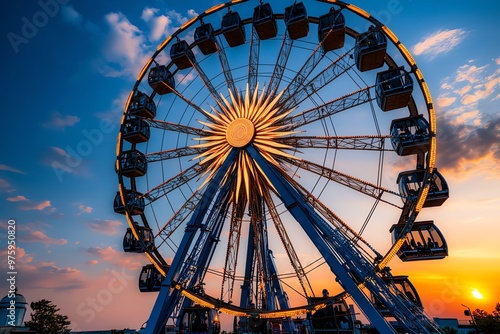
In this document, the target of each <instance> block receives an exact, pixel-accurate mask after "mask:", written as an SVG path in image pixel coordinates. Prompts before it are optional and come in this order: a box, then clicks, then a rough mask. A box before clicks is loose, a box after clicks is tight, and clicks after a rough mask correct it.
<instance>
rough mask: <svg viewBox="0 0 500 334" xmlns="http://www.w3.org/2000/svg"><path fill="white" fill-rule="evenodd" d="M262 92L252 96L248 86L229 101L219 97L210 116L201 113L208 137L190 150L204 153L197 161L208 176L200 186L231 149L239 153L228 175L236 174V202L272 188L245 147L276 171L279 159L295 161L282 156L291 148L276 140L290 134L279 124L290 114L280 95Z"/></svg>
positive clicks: (257, 90)
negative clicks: (197, 149)
mask: <svg viewBox="0 0 500 334" xmlns="http://www.w3.org/2000/svg"><path fill="white" fill-rule="evenodd" d="M265 91H266V90H265V89H263V90H262V92H261V93H260V94H259V85H258V84H257V86H256V88H255V90H254V92H253V93H251V92H250V89H249V87H248V85H247V87H246V91H245V94H244V95H243V94H241V93H240V92H232V91H231V90H229V96H230V101H228V100H227V99H226V98H225V97H224V95H222V94H221V95H220V96H221V99H220V100H221V102H219V101H217V105H218V106H217V107H218V108H215V107H211V109H212V112H211V113H209V112H207V111H205V110H203V113H204V114H205V116H206V117H207V119H208V121H206V122H203V121H199V122H200V123H201V124H203V125H205V126H206V127H207V128H208V129H207V130H206V132H207V133H208V135H207V136H204V137H201V138H195V140H198V141H200V142H201V143H200V144H197V145H194V146H193V147H195V148H201V149H203V153H201V154H200V155H198V156H197V157H196V158H197V159H201V161H200V164H202V165H207V168H206V172H205V174H206V173H209V172H210V174H209V175H208V177H207V178H206V180H205V182H204V183H203V185H202V186H204V185H205V184H206V183H207V182H208V181H209V180H211V179H212V177H213V175H214V174H215V173H216V172H217V170H218V168H219V167H220V166H221V165H222V163H223V162H224V160H225V159H226V158H227V156H228V155H229V152H231V150H233V149H237V150H238V157H237V158H236V159H235V162H234V163H233V165H232V166H231V167H230V169H229V171H228V174H230V173H236V184H235V186H236V191H235V192H234V193H235V194H236V198H235V199H236V201H238V199H239V198H241V196H246V198H247V199H248V198H250V193H251V192H252V191H255V190H256V191H258V192H259V193H261V194H262V190H263V189H264V188H265V187H271V188H273V186H272V185H271V183H270V181H269V180H268V178H267V177H266V175H265V174H264V173H263V172H262V171H261V170H260V168H259V166H258V165H257V164H256V163H255V161H253V159H252V158H251V157H250V155H249V154H248V153H247V151H246V149H245V148H246V147H248V145H254V146H255V147H256V148H257V149H258V150H259V152H260V153H261V154H262V155H263V156H264V158H265V159H266V160H267V161H268V162H270V163H271V164H272V165H274V166H276V167H278V168H280V164H279V162H278V160H279V159H278V157H280V156H281V157H288V158H294V157H293V156H292V155H290V154H288V153H287V152H285V150H287V149H290V148H291V146H289V145H285V144H281V143H279V142H278V141H277V139H278V138H281V137H285V136H289V135H290V134H293V132H292V131H282V130H283V128H284V127H285V125H279V124H278V123H279V121H280V120H282V119H283V118H284V117H286V116H287V115H288V114H289V113H291V112H292V110H286V111H282V110H281V109H280V106H279V103H278V101H279V99H280V97H281V95H282V92H281V93H280V94H278V95H276V96H274V98H272V99H271V96H270V95H267V96H266V94H265V93H264V92H265ZM280 169H281V168H280ZM225 179H227V177H226V178H225Z"/></svg>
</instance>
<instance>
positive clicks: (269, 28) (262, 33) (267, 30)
mask: <svg viewBox="0 0 500 334" xmlns="http://www.w3.org/2000/svg"><path fill="white" fill-rule="evenodd" d="M253 26H254V28H255V30H256V31H257V35H259V38H260V39H261V40H265V39H269V38H273V37H276V35H277V34H278V25H277V23H276V18H275V17H274V14H273V9H272V8H271V5H270V4H269V3H265V4H261V5H259V6H257V7H255V8H254V10H253Z"/></svg>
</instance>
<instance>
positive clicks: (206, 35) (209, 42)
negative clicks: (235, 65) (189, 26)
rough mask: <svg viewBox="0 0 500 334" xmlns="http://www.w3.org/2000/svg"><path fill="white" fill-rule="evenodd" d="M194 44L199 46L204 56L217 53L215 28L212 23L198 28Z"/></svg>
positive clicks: (195, 32)
mask: <svg viewBox="0 0 500 334" xmlns="http://www.w3.org/2000/svg"><path fill="white" fill-rule="evenodd" d="M194 44H195V45H196V46H198V48H199V49H200V51H201V53H203V54H204V55H209V54H212V53H214V52H217V41H216V40H215V33H214V27H213V26H212V25H211V24H210V23H204V24H202V25H201V26H199V27H197V28H196V30H195V31H194Z"/></svg>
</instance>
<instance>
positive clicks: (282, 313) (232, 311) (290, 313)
mask: <svg viewBox="0 0 500 334" xmlns="http://www.w3.org/2000/svg"><path fill="white" fill-rule="evenodd" d="M174 288H175V289H177V290H179V291H180V292H181V294H182V295H183V296H184V297H186V298H188V299H189V300H191V301H193V302H195V303H196V304H198V305H200V306H202V307H207V308H210V309H216V310H218V311H220V312H222V313H224V314H229V315H233V316H238V317H259V318H262V319H276V318H286V317H297V316H299V315H303V314H306V313H308V312H312V313H314V312H316V311H318V310H321V309H323V308H325V307H327V306H328V304H327V303H324V302H320V303H317V304H311V305H306V306H301V307H294V308H290V309H286V310H277V311H261V310H257V309H252V310H244V309H237V308H230V307H224V306H222V305H220V304H214V303H213V302H212V301H209V300H207V299H206V298H203V297H200V296H198V295H197V294H195V293H193V292H191V291H189V290H186V289H184V288H183V287H182V286H181V285H180V284H175V285H174Z"/></svg>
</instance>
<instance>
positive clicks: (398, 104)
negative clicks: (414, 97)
mask: <svg viewBox="0 0 500 334" xmlns="http://www.w3.org/2000/svg"><path fill="white" fill-rule="evenodd" d="M375 92H376V95H377V103H378V106H379V107H380V109H382V110H383V111H389V110H393V109H399V108H404V107H406V106H407V105H408V103H409V102H410V98H411V93H412V92H413V80H412V79H411V76H410V74H409V73H408V72H406V70H405V69H404V68H403V67H398V68H391V69H388V70H386V71H382V72H379V73H377V79H376V86H375Z"/></svg>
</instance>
